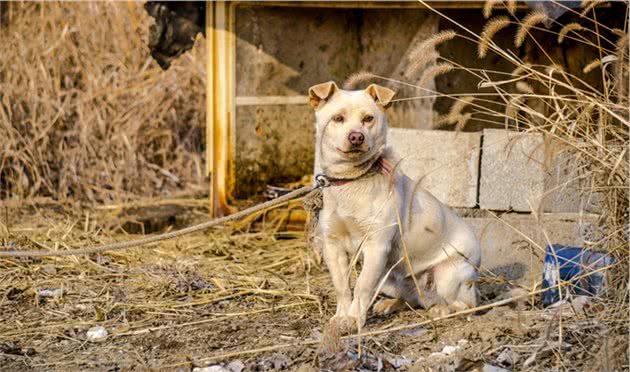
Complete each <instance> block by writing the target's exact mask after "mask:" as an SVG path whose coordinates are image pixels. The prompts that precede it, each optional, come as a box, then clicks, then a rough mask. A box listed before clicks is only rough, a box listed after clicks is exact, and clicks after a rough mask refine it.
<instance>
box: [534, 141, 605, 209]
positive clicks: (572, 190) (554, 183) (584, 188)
mask: <svg viewBox="0 0 630 372" xmlns="http://www.w3.org/2000/svg"><path fill="white" fill-rule="evenodd" d="M553 148H554V149H557V150H556V151H554V152H549V151H548V152H547V156H548V157H550V158H551V159H552V161H551V162H550V163H551V166H550V167H549V168H550V169H549V170H548V171H546V172H545V195H544V196H543V201H542V208H543V211H545V212H553V213H577V212H580V211H583V212H588V213H595V212H598V211H600V209H599V205H600V194H599V193H597V192H593V191H592V190H591V187H590V179H589V177H588V172H585V171H584V169H588V168H585V165H586V163H587V162H589V161H590V159H585V158H584V155H583V154H580V153H579V152H578V151H576V150H575V149H571V148H566V147H565V148H564V149H562V147H561V146H560V144H555V145H554V146H553Z"/></svg>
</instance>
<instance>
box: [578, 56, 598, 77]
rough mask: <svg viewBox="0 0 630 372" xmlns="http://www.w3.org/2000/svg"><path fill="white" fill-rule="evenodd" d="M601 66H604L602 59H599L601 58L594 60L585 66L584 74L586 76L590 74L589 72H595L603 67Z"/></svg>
mask: <svg viewBox="0 0 630 372" xmlns="http://www.w3.org/2000/svg"><path fill="white" fill-rule="evenodd" d="M601 64H602V60H601V59H599V58H597V59H594V60H593V61H591V62H590V63H589V64H587V65H586V66H584V68H583V69H582V72H583V73H585V74H588V73H589V72H591V71H593V70H594V69H596V68H597V67H599V66H601Z"/></svg>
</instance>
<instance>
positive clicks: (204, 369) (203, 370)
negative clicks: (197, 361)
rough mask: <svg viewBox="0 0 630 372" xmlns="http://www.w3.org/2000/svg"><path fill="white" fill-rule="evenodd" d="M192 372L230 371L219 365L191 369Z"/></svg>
mask: <svg viewBox="0 0 630 372" xmlns="http://www.w3.org/2000/svg"><path fill="white" fill-rule="evenodd" d="M193 372H230V370H229V369H227V368H225V367H223V366H220V365H214V366H207V367H197V368H193Z"/></svg>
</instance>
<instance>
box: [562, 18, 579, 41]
mask: <svg viewBox="0 0 630 372" xmlns="http://www.w3.org/2000/svg"><path fill="white" fill-rule="evenodd" d="M582 30H584V27H582V25H581V24H579V23H577V22H573V23H569V24H568V25H566V26H564V27H562V29H561V30H560V32H559V33H558V43H559V44H562V42H563V41H564V38H565V37H566V36H567V34H568V33H569V32H571V31H573V32H576V31H582Z"/></svg>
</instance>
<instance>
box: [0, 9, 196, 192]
mask: <svg viewBox="0 0 630 372" xmlns="http://www.w3.org/2000/svg"><path fill="white" fill-rule="evenodd" d="M7 8H8V10H7V11H5V14H4V17H3V20H4V21H5V22H4V23H3V24H2V25H0V54H2V56H3V58H2V60H1V61H0V137H1V138H3V140H2V143H1V144H0V198H1V199H10V198H14V199H20V200H21V199H27V198H31V197H49V198H52V199H54V200H56V201H60V202H63V203H66V202H73V201H74V202H76V201H82V202H87V203H110V202H125V201H128V200H130V199H132V198H134V197H137V196H138V195H143V196H155V195H164V194H166V193H169V192H173V191H174V190H188V191H189V192H190V191H191V190H198V189H199V188H200V187H201V186H200V185H202V184H203V179H204V160H203V156H202V155H203V147H204V145H203V138H204V135H203V128H204V124H205V122H204V112H205V110H204V97H205V88H204V79H205V75H204V71H205V67H204V65H205V62H204V58H203V56H204V51H203V44H204V42H203V39H201V40H199V41H198V44H199V45H198V46H197V47H196V48H195V49H194V50H193V51H192V52H191V53H187V54H186V55H185V56H183V58H180V61H179V62H178V63H176V64H175V65H174V66H173V67H172V68H171V70H169V71H168V72H162V71H161V70H160V69H159V67H158V66H157V64H156V63H155V62H154V61H153V60H152V59H151V57H150V55H149V50H148V47H147V42H146V40H145V39H146V33H147V30H148V22H149V20H150V18H149V17H148V16H147V15H146V12H145V11H144V9H143V8H142V4H141V3H133V2H132V3H128V4H127V3H123V2H115V3H104V2H93V3H56V2H46V3H28V2H27V3H13V4H10V6H9V7H7ZM26 40H28V42H25V41H26Z"/></svg>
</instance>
